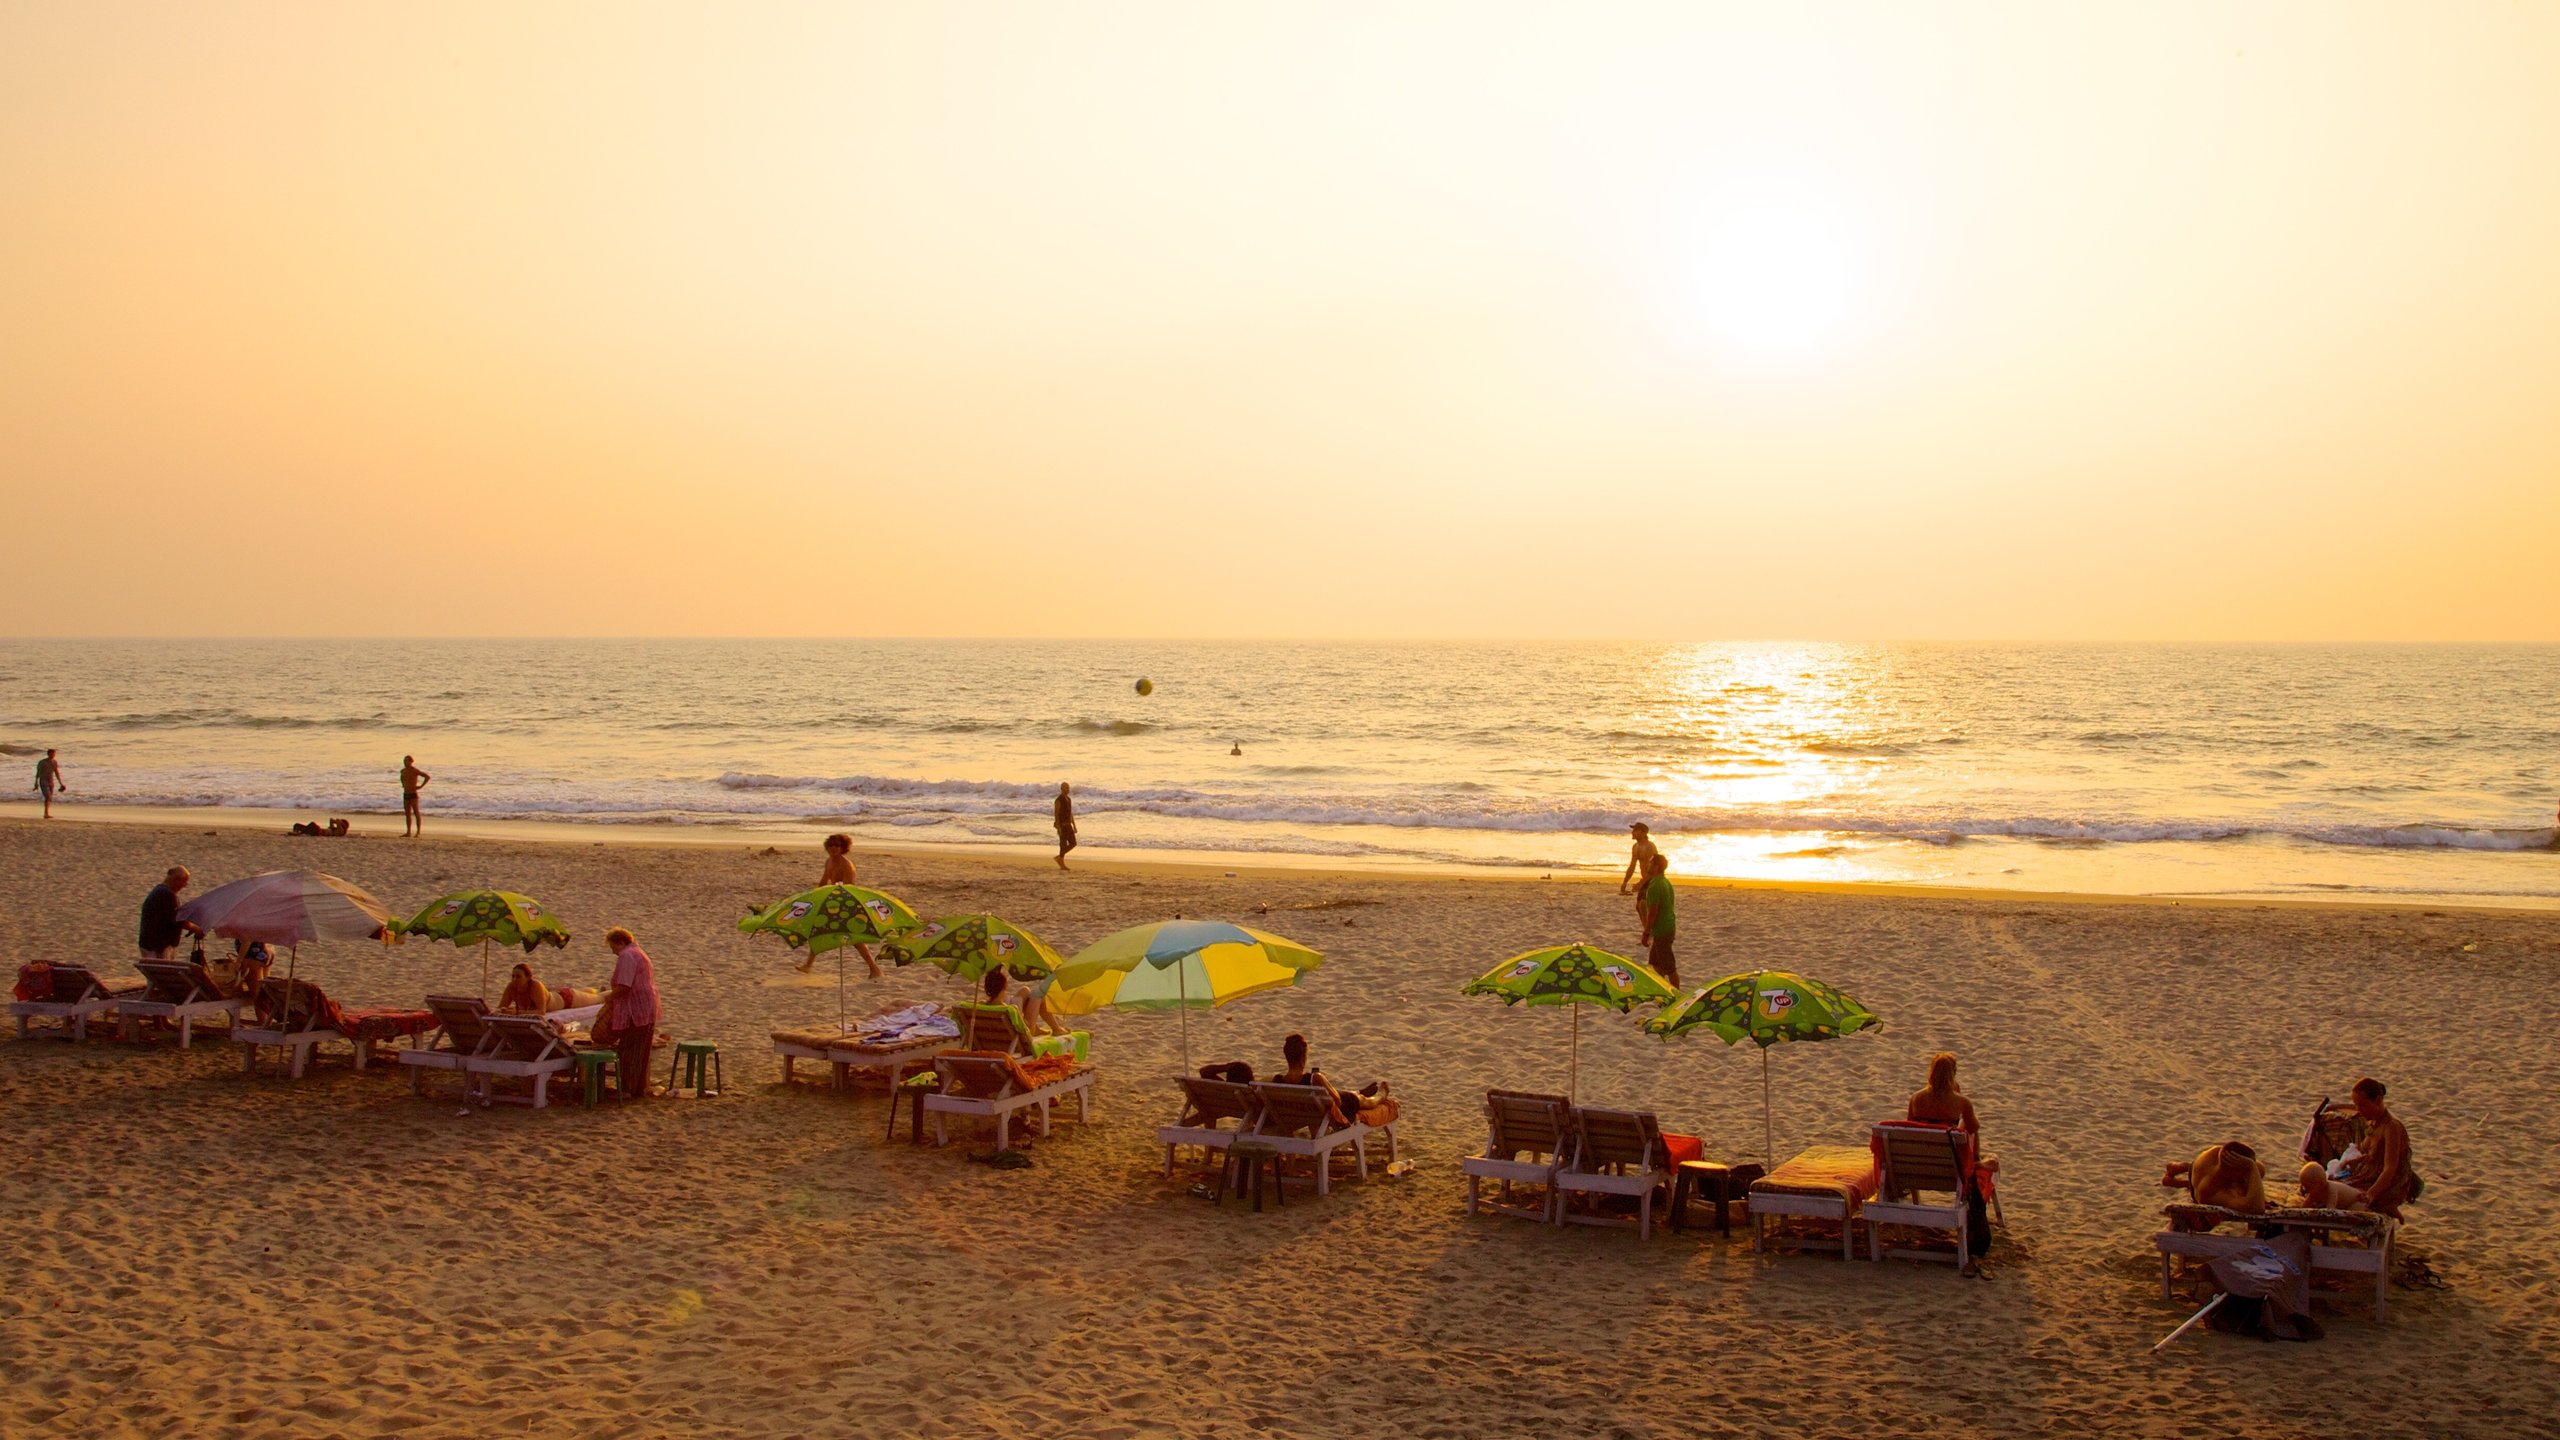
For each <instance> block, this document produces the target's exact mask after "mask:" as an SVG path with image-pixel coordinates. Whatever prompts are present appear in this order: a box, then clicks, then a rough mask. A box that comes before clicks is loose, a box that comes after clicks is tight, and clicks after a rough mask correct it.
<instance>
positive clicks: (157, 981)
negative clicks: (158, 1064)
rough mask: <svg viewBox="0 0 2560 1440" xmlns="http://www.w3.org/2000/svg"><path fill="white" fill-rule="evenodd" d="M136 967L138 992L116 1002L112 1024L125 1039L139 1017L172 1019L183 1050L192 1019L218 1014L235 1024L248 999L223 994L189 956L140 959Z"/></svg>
mask: <svg viewBox="0 0 2560 1440" xmlns="http://www.w3.org/2000/svg"><path fill="white" fill-rule="evenodd" d="M136 968H138V969H140V970H141V971H142V983H143V989H142V993H141V994H139V995H136V996H133V997H131V998H129V999H126V1000H122V1001H119V1002H117V1004H116V1025H117V1028H118V1030H119V1031H120V1032H121V1033H122V1035H123V1037H124V1038H125V1039H127V1040H132V1039H134V1038H136V1036H135V1033H134V1032H135V1029H136V1027H137V1025H138V1023H139V1022H141V1021H144V1020H175V1021H177V1022H178V1048H179V1049H181V1050H184V1049H186V1048H188V1046H190V1045H192V1044H193V1043H194V1041H195V1022H196V1021H198V1020H201V1019H206V1018H209V1017H211V1016H215V1015H220V1016H223V1017H225V1019H226V1021H227V1023H230V1024H235V1025H236V1024H238V1023H239V1021H240V1011H241V1009H242V1008H243V1007H245V1006H246V1005H247V1004H248V1003H249V1001H248V999H247V997H245V996H239V995H225V994H223V993H222V987H221V986H219V985H217V984H215V983H214V979H213V976H212V974H211V973H209V972H208V971H206V969H205V968H204V967H203V966H202V965H199V964H196V963H195V962H194V961H192V960H144V961H142V962H140V963H139V965H138V966H137V967H136Z"/></svg>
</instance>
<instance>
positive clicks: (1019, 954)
mask: <svg viewBox="0 0 2560 1440" xmlns="http://www.w3.org/2000/svg"><path fill="white" fill-rule="evenodd" d="M880 955H881V958H882V959H885V960H888V961H890V962H891V963H893V964H898V965H913V964H915V963H916V962H917V961H919V960H921V961H924V962H925V963H927V964H930V965H933V966H935V967H937V968H939V969H941V970H944V971H947V972H949V973H950V974H952V975H955V976H958V977H959V978H960V979H963V980H967V981H971V982H973V983H974V982H976V981H979V980H984V979H985V978H986V977H987V972H988V971H990V970H993V969H995V968H996V967H997V966H999V965H1001V966H1003V967H1004V969H1005V973H1007V974H1009V975H1011V976H1012V977H1013V978H1014V979H1016V980H1042V979H1046V978H1048V977H1049V976H1050V975H1053V974H1055V973H1056V972H1057V969H1058V967H1059V966H1061V965H1063V964H1065V963H1066V961H1064V960H1063V959H1061V958H1059V955H1058V952H1057V951H1055V950H1052V949H1050V948H1049V946H1048V944H1047V943H1046V942H1045V941H1043V940H1042V939H1041V938H1040V937H1039V936H1037V935H1034V934H1032V933H1031V932H1030V931H1028V930H1025V929H1023V928H1022V927H1021V926H1019V925H1015V924H1012V923H1011V922H1009V921H1005V920H1000V919H998V918H996V917H995V916H993V915H953V916H949V917H946V918H944V919H940V920H928V921H925V922H924V923H923V924H922V925H919V926H917V927H916V928H915V929H913V930H911V931H908V932H907V933H906V934H904V935H901V936H899V937H898V938H897V939H895V940H892V941H890V942H889V943H888V944H886V945H883V946H881V947H880Z"/></svg>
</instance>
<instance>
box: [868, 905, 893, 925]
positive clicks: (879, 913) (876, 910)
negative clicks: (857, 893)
mask: <svg viewBox="0 0 2560 1440" xmlns="http://www.w3.org/2000/svg"><path fill="white" fill-rule="evenodd" d="M862 908H863V909H865V910H868V911H870V912H871V917H872V918H873V919H875V920H878V921H879V922H880V923H881V924H883V925H886V924H888V923H889V902H888V901H886V900H865V901H863V902H862Z"/></svg>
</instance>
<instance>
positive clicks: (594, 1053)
mask: <svg viewBox="0 0 2560 1440" xmlns="http://www.w3.org/2000/svg"><path fill="white" fill-rule="evenodd" d="M621 1060H622V1057H621V1056H620V1055H618V1054H616V1053H615V1052H613V1051H611V1050H581V1051H579V1052H578V1085H579V1087H580V1088H581V1089H583V1090H584V1091H585V1092H586V1097H587V1108H588V1109H590V1110H593V1109H594V1108H596V1102H597V1101H599V1100H602V1099H603V1098H604V1094H605V1091H604V1077H605V1075H606V1074H607V1073H608V1072H610V1073H611V1074H612V1075H613V1077H614V1080H615V1082H616V1083H617V1084H619V1083H620V1081H621V1079H622V1065H621Z"/></svg>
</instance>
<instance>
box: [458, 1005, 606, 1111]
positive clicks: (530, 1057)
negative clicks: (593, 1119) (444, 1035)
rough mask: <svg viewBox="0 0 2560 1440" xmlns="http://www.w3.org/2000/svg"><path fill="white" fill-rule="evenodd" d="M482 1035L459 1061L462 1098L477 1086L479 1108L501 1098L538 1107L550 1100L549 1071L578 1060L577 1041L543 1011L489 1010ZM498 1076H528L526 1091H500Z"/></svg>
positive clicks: (500, 1078) (566, 1066) (550, 1074)
mask: <svg viewBox="0 0 2560 1440" xmlns="http://www.w3.org/2000/svg"><path fill="white" fill-rule="evenodd" d="M481 1023H482V1025H483V1026H485V1027H486V1029H487V1032H488V1038H487V1041H486V1043H484V1044H483V1045H482V1046H481V1047H480V1049H479V1050H477V1051H476V1052H474V1053H472V1054H470V1055H466V1056H464V1057H463V1061H462V1074H463V1086H464V1092H463V1094H464V1098H465V1099H466V1100H467V1099H469V1098H470V1096H471V1094H472V1092H473V1091H475V1090H476V1091H477V1092H478V1094H479V1097H480V1104H481V1105H482V1106H483V1107H484V1108H485V1107H487V1106H490V1105H494V1104H498V1103H500V1102H504V1103H506V1104H509V1105H530V1106H532V1107H533V1108H534V1109H536V1110H539V1109H541V1108H542V1107H543V1106H544V1105H546V1104H548V1103H549V1102H550V1094H551V1077H552V1076H554V1075H558V1074H561V1073H562V1072H564V1071H566V1070H567V1069H568V1068H569V1067H570V1066H572V1065H575V1064H576V1063H578V1047H577V1045H576V1043H575V1042H574V1041H572V1040H571V1039H570V1036H569V1033H568V1032H567V1031H565V1030H562V1029H561V1028H560V1027H559V1026H557V1025H554V1024H552V1023H551V1019H550V1017H549V1016H546V1015H492V1016H489V1017H488V1018H487V1019H486V1020H483V1021H482V1022H481ZM500 1080H529V1081H531V1082H532V1085H531V1090H532V1093H531V1094H529V1095H523V1096H516V1095H501V1094H499V1093H498V1082H499V1081H500Z"/></svg>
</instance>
